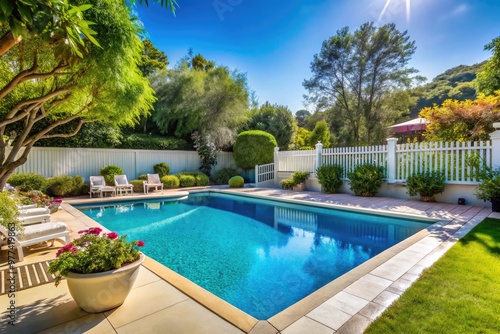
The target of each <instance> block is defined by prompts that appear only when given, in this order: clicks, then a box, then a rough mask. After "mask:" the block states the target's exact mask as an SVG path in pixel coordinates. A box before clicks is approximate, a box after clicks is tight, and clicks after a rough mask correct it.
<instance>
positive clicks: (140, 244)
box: [135, 240, 144, 247]
mask: <svg viewBox="0 0 500 334" xmlns="http://www.w3.org/2000/svg"><path fill="white" fill-rule="evenodd" d="M135 245H136V246H137V247H143V246H144V241H142V240H139V241H136V242H135Z"/></svg>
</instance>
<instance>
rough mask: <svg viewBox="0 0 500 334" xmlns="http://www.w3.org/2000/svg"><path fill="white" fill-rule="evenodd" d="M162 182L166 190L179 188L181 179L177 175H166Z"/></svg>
mask: <svg viewBox="0 0 500 334" xmlns="http://www.w3.org/2000/svg"><path fill="white" fill-rule="evenodd" d="M160 181H161V183H163V187H164V188H166V189H173V188H179V185H180V181H179V178H178V177H177V176H175V175H165V176H164V177H162V178H161V179H160Z"/></svg>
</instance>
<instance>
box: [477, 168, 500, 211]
mask: <svg viewBox="0 0 500 334" xmlns="http://www.w3.org/2000/svg"><path fill="white" fill-rule="evenodd" d="M477 178H478V180H479V184H478V186H477V189H476V197H477V198H478V199H482V200H483V201H490V202H491V209H492V210H493V212H500V168H497V169H492V168H490V167H487V166H485V165H483V167H482V169H481V170H480V171H479V173H478V177H477Z"/></svg>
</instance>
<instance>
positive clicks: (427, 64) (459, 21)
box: [136, 0, 500, 112]
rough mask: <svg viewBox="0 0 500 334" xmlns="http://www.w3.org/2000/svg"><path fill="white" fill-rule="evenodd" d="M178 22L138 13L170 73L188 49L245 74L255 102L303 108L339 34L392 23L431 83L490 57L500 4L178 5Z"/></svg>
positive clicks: (332, 0)
mask: <svg viewBox="0 0 500 334" xmlns="http://www.w3.org/2000/svg"><path fill="white" fill-rule="evenodd" d="M177 3H178V5H179V7H178V8H177V10H176V14H175V16H174V15H173V14H172V13H171V12H169V11H167V10H166V9H165V8H161V7H160V6H159V5H158V4H156V3H152V1H149V7H146V6H144V5H142V6H138V7H137V8H136V11H137V13H138V15H139V17H140V20H141V21H142V23H143V25H144V28H145V29H146V30H147V37H148V38H149V39H150V40H151V41H152V43H153V44H154V45H155V46H156V47H157V48H158V49H159V50H161V51H163V52H165V54H167V56H168V58H169V62H170V64H169V66H168V68H172V67H174V66H175V64H176V63H177V62H178V61H179V60H180V59H181V58H182V57H184V56H186V55H187V52H188V50H189V49H190V48H192V49H193V51H194V54H198V53H201V54H202V55H203V56H204V57H205V58H206V59H207V60H213V61H215V62H216V63H217V64H218V65H223V66H227V67H228V68H230V69H231V70H234V69H236V70H238V71H240V72H242V73H246V76H247V79H248V85H249V87H250V89H251V90H252V91H254V92H255V96H256V97H257V98H258V102H259V103H260V104H263V103H264V102H266V101H269V102H270V103H271V104H279V105H285V106H288V107H289V108H290V110H291V111H292V112H296V111H297V110H300V109H308V110H309V111H311V112H313V111H314V110H315V109H314V106H313V105H309V106H307V105H304V98H303V95H304V94H307V91H306V90H305V89H304V87H303V86H302V83H303V81H304V79H309V78H310V77H311V72H310V63H311V61H312V60H313V57H314V55H315V54H317V53H319V51H320V50H321V44H322V42H323V41H325V40H327V39H328V38H330V37H332V36H334V35H335V34H336V32H337V31H338V30H340V29H341V28H343V27H346V26H347V27H349V29H350V30H351V31H355V30H356V29H358V28H359V27H360V26H361V25H362V24H363V23H365V22H374V23H375V24H376V25H378V26H380V25H383V24H386V23H395V24H396V27H397V28H398V30H400V31H408V35H409V36H410V40H413V41H415V43H416V46H417V49H416V52H415V53H414V55H413V57H412V59H411V61H410V62H409V64H408V65H409V66H410V67H413V68H415V69H417V70H418V71H419V74H420V75H423V76H425V77H426V78H427V79H428V81H430V80H432V79H433V78H434V77H436V76H437V75H439V74H441V73H443V72H444V71H446V70H448V69H450V68H452V67H455V66H458V65H473V64H475V63H479V62H481V61H483V60H487V59H489V58H490V57H491V51H485V50H484V46H485V45H486V44H488V43H490V42H491V41H492V40H493V39H494V38H495V37H498V36H500V19H499V18H500V1H499V0H308V1H299V0H277V1H269V0H268V1H264V0H177Z"/></svg>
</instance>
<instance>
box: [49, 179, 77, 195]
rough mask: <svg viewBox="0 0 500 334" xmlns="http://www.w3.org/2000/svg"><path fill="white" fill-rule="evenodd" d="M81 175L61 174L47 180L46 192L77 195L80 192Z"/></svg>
mask: <svg viewBox="0 0 500 334" xmlns="http://www.w3.org/2000/svg"><path fill="white" fill-rule="evenodd" d="M83 182H84V180H83V177H81V176H79V175H76V176H74V177H71V176H67V175H62V176H55V177H52V178H50V179H48V180H47V190H46V192H47V194H48V195H50V196H60V197H64V196H77V195H80V194H81V192H82V187H83Z"/></svg>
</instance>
